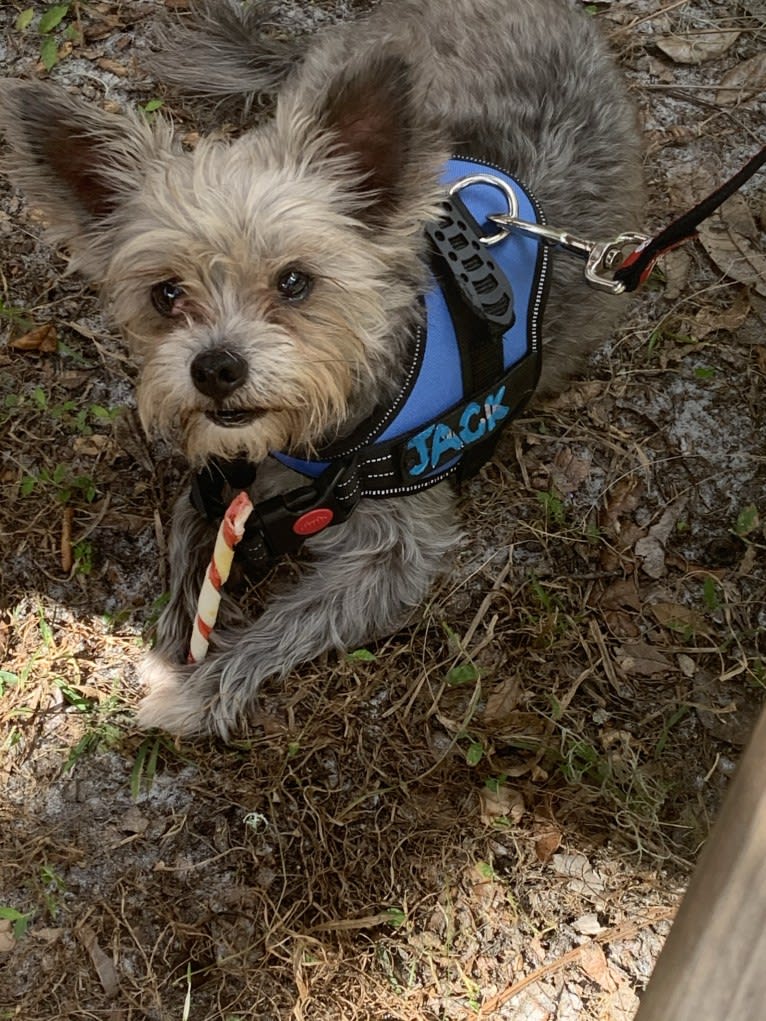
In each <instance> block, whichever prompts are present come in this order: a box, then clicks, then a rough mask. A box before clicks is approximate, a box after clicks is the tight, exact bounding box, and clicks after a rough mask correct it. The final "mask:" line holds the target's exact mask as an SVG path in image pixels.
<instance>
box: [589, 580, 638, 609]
mask: <svg viewBox="0 0 766 1021" xmlns="http://www.w3.org/2000/svg"><path fill="white" fill-rule="evenodd" d="M597 605H598V606H601V607H603V608H604V609H606V610H619V609H621V608H623V607H627V608H628V609H629V610H640V609H641V606H642V603H641V596H640V594H639V591H638V588H637V586H636V582H635V580H634V579H633V578H620V579H619V580H618V581H613V582H612V584H611V585H610V586H609V587H608V588H607V589H605V591H604V592H603V593H602V595H601V597H600V598H599V599H598V601H597Z"/></svg>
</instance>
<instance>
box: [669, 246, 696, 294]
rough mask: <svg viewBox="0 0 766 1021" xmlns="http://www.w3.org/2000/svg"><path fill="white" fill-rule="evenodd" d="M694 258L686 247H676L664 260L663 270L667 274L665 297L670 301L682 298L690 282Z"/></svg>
mask: <svg viewBox="0 0 766 1021" xmlns="http://www.w3.org/2000/svg"><path fill="white" fill-rule="evenodd" d="M691 268H692V259H691V256H690V255H689V252H688V251H687V250H686V249H685V248H674V249H673V251H672V252H668V253H667V254H666V255H665V256H664V257H663V260H662V272H663V273H664V274H665V297H666V298H667V299H668V301H675V300H676V298H680V297H681V295H682V294H683V293H684V291H685V290H686V285H687V284H688V283H689V274H690V272H691Z"/></svg>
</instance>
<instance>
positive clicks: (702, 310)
mask: <svg viewBox="0 0 766 1021" xmlns="http://www.w3.org/2000/svg"><path fill="white" fill-rule="evenodd" d="M11 6H12V7H13V6H14V5H11ZM16 6H19V9H20V8H21V5H20V4H19V5H16ZM78 6H79V13H80V15H81V17H83V18H84V19H86V21H87V23H88V24H89V25H91V26H92V25H93V24H96V26H97V24H98V23H99V19H101V22H104V23H105V21H106V19H108V18H109V17H111V16H113V15H114V16H115V17H117V18H118V19H119V20H118V22H117V23H115V24H114V25H112V27H111V29H110V30H109V31H108V32H107V33H106V34H105V35H104V36H103V37H100V38H98V39H95V38H94V39H93V40H92V41H91V42H90V43H89V46H88V55H86V56H85V57H84V64H81V65H78V64H76V63H74V62H73V60H74V57H73V58H71V61H70V62H69V64H68V63H67V60H70V58H67V60H65V61H62V63H61V65H60V67H59V68H57V69H56V71H54V77H56V76H58V78H59V80H62V81H64V82H69V83H71V84H73V85H76V86H77V87H78V88H80V89H81V90H83V91H87V90H88V89H91V90H92V89H93V86H92V83H91V79H90V78H89V75H90V74H95V75H96V77H97V80H99V81H103V82H106V84H108V86H109V88H110V89H112V90H113V91H115V90H116V92H117V93H118V94H120V93H122V92H127V93H128V94H129V95H130V98H131V99H132V100H133V101H141V102H145V101H146V100H147V99H148V98H150V97H151V96H152V95H153V94H155V92H156V89H155V87H154V86H153V85H152V84H151V83H148V82H145V81H144V80H143V78H142V77H141V75H140V74H139V73H138V70H137V65H135V64H134V63H133V56H134V52H135V53H137V52H139V51H140V47H141V46H142V45H143V44H142V42H141V40H142V35H141V32H142V31H143V28H142V27H141V26H143V24H144V21H145V20H146V19H147V18H148V17H149V16H151V15H153V14H154V13H155V11H156V8H158V7H159V6H161V5H160V4H159V3H146V4H137V5H126V4H120V3H116V2H112V3H107V2H104V3H95V4H90V5H84V4H80V5H78ZM320 6H321V5H320ZM323 6H324V7H325V8H327V9H328V10H329V9H332V8H333V5H332V4H324V5H323ZM604 17H608V18H609V19H610V21H609V24H610V26H611V28H612V31H613V33H614V41H615V44H616V45H617V46H618V47H619V48H620V51H621V55H622V59H623V62H624V64H625V66H626V70H627V71H628V73H629V74H630V75H631V78H632V80H633V81H634V83H635V86H636V90H637V93H638V94H639V96H640V99H641V102H642V104H643V107H644V109H645V111H646V119H647V134H648V145H649V153H650V157H649V160H650V162H649V166H648V170H649V178H650V182H651V186H652V195H653V203H652V207H651V209H650V210H648V211H647V219H648V221H649V222H650V223H659V222H662V221H663V220H665V219H666V218H667V216H668V215H669V212H670V209H671V208H673V209H676V210H677V209H678V208H680V204H683V203H685V204H688V198H689V195H690V194H692V190H691V189H693V185H694V182H693V181H692V178H691V177H690V175H689V174H688V173H686V172H685V168H686V167H687V166H688V165H691V164H692V163H694V164H696V165H697V166H701V167H703V168H705V169H707V173H708V177H709V178H713V177H715V178H717V179H720V177H721V176H722V174H723V173H724V170H725V169H729V165H731V166H730V169H732V170H733V169H735V167H736V166H737V165H739V164H740V163H741V162H744V158H745V157H746V155H747V154H748V151H749V149H750V148H753V147H754V146H751V140H752V138H753V137H754V136H756V135H758V133H759V131H760V130H761V129H762V123H763V102H762V98H760V99H759V98H757V97H756V99H754V100H748V101H747V102H743V103H741V104H739V105H737V106H735V107H734V108H727V109H726V110H724V111H722V110H721V108H719V107H717V106H715V90H714V89H713V88H712V86H711V84H710V83H714V84H715V83H717V82H719V81H720V80H721V79H722V76H723V75H724V74H726V73H727V72H730V71H731V70H732V69H733V68H735V67H736V66H738V65H739V64H740V63H742V62H743V61H745V60H748V59H750V58H751V57H752V56H753V55H754V54H755V53H756V52H757V51H758V49H759V47H760V48H761V49H762V47H763V41H764V26H763V23H762V20H761V19H760V16H759V14H758V12H757V9H755V8H752V9H751V8H750V7H749V5H747V4H744V5H742V4H739V5H735V9H734V10H732V11H727V12H725V13H722V11H721V8H720V7H719V6H716V5H712V4H710V3H709V2H708V0H688V2H686V3H683V4H661V3H659V2H654V0H618V2H616V3H614V4H611V5H609V8H608V9H605V13H604ZM131 18H133V19H135V21H136V26H137V33H136V36H135V41H134V42H131V39H132V37H131V36H130V35H129V30H130V28H131ZM14 19H15V11H14V10H11V11H9V12H5V11H4V12H3V13H0V27H1V28H2V31H3V32H4V35H3V36H0V38H2V39H4V41H5V47H6V48H5V50H4V51H3V50H0V60H2V59H3V57H2V55H3V53H4V59H5V66H6V67H7V69H8V71H9V72H10V73H22V72H23V73H25V74H36V73H39V71H36V70H35V66H34V64H35V56H36V52H35V50H34V47H33V45H32V43H31V41H30V40H29V39H26V38H25V37H21V36H20V34H19V33H18V32H17V31H16V30H15V29H14V28H13V22H14ZM88 19H90V20H88ZM711 27H713V28H717V29H722V30H729V29H731V28H737V29H738V30H739V31H740V32H741V35H740V36H739V38H738V40H737V41H736V44H735V45H734V48H733V49H731V50H727V51H725V52H724V53H722V55H721V56H720V57H719V58H717V59H716V60H714V61H711V62H708V63H706V64H701V65H689V66H688V67H686V66H677V65H675V64H673V63H671V62H670V61H668V59H667V58H665V57H662V56H661V55H660V54H659V53H658V51H657V48H656V45H655V44H656V39H657V37H659V36H660V35H661V34H663V33H668V32H671V33H672V32H676V33H677V34H678V35H680V36H681V37H682V38H685V37H687V36H688V35H690V34H692V33H695V32H698V31H699V30H700V29H703V28H704V29H710V28H711ZM93 34H94V35H98V32H95V31H94V33H93ZM121 40H127V45H125V44H124V43H121ZM121 45H122V46H123V48H122V49H120V48H119V47H120V46H121ZM132 47H134V48H135V49H133V48H132ZM104 56H107V57H108V58H109V59H112V60H115V59H119V60H120V61H122V62H123V63H124V65H125V67H126V68H127V69H128V72H129V73H128V74H127V75H126V76H125V77H124V78H119V79H115V78H114V77H109V78H105V77H104V76H105V75H112V74H113V72H112V71H109V70H108V69H105V67H104V66H101V67H99V65H98V60H99V59H100V58H102V57H104ZM86 70H87V72H88V73H85V72H86ZM99 76H100V78H99ZM153 90H154V91H153ZM165 99H166V102H167V103H168V104H170V105H171V106H172V102H173V101H172V97H165ZM176 112H178V114H179V116H180V117H183V116H184V115H185V114H184V111H181V110H179V111H176ZM697 124H702V125H704V131H703V130H700V131H699V132H695V131H691V130H690V131H689V132H687V133H685V134H684V135H683V137H682V136H681V134H680V133H679V130H678V128H679V125H680V126H689V127H693V126H694V125H697ZM721 154H722V155H721ZM722 159H723V161H724V162H725V163H726V168H722V166H721V160H722ZM682 171H683V172H682ZM0 202H1V205H0V209H2V215H0V250H1V251H2V260H1V261H2V275H0V302H2V305H0V330H1V331H2V332H3V335H4V338H5V344H4V346H2V347H0V427H1V428H2V430H3V436H4V443H3V460H2V462H1V463H0V481H1V482H2V486H3V499H2V500H0V533H1V534H2V535H3V552H4V556H3V561H2V564H1V565H0V570H2V584H1V586H0V662H1V667H0V669H1V670H2V673H0V692H1V694H0V734H1V737H0V740H2V744H1V745H0V776H1V778H2V784H3V789H4V791H5V799H4V803H3V805H2V806H0V833H1V834H2V839H1V840H0V909H3V908H6V909H9V910H6V911H5V912H4V914H3V912H2V910H0V968H2V969H3V986H2V992H0V1016H2V1017H8V1018H11V1017H14V1018H15V1017H18V1018H24V1021H53V1019H61V1018H67V1019H72V1021H75V1019H85V1018H103V1019H109V1021H132V1019H138V1018H147V1019H150V1018H151V1019H158V1021H170V1019H179V1021H180V1019H184V1018H188V1019H191V1021H234V1019H244V1018H245V1017H257V1018H259V1019H262V1021H284V1019H287V1018H295V1019H297V1021H301V1019H305V1021H337V1019H339V1018H341V1019H343V1021H357V1019H359V1021H364V1019H369V1021H373V1019H374V1021H389V1019H391V1021H393V1019H402V1021H436V1019H440V1021H441V1019H453V1018H455V1019H462V1018H466V1019H467V1018H479V1017H481V1018H485V1017H486V1018H488V1017H494V1018H511V1017H513V1018H514V1019H519V1018H523V1019H530V1021H538V1019H539V1021H542V1019H544V1018H554V1017H555V1018H556V1019H557V1021H569V1019H573V1018H588V1019H593V1021H600V1019H604V1021H607V1019H609V1021H623V1019H625V1021H627V1019H628V1018H630V1017H631V1016H632V1015H633V1013H634V1011H635V1007H636V1004H637V998H636V991H637V990H639V989H640V988H641V987H642V986H643V985H644V984H645V982H646V980H647V978H648V974H649V971H650V969H651V965H652V963H653V961H654V959H655V958H656V955H657V953H658V950H659V947H660V945H661V941H662V937H663V935H664V933H665V932H666V930H667V926H668V920H669V919H670V917H671V916H672V913H673V910H674V906H675V904H676V902H677V899H678V893H679V885H680V884H681V883H682V882H683V879H684V877H685V875H686V874H687V870H688V867H689V863H690V862H691V861H692V860H693V859H694V857H695V855H696V852H697V850H698V848H699V845H700V843H701V842H702V841H703V840H704V838H705V836H706V834H707V831H708V829H709V825H710V820H711V817H712V815H713V814H714V813H715V811H716V809H717V806H718V805H719V804H720V799H721V796H722V794H723V793H724V791H725V789H726V785H727V780H728V777H729V776H730V774H731V771H732V769H733V767H734V763H735V762H736V758H737V754H738V749H739V748H740V747H741V744H742V742H743V741H744V740H745V738H746V735H747V732H748V729H749V723H750V721H751V720H752V717H753V714H754V713H755V711H756V710H757V707H758V705H759V704H760V702H761V701H762V700H763V687H764V684H765V683H766V668H765V667H764V649H763V626H764V623H766V622H765V621H764V619H763V606H764V603H765V602H766V600H765V599H764V596H765V595H766V574H765V571H764V562H763V547H764V541H765V540H764V532H763V518H764V513H766V510H765V509H764V505H763V493H764V481H765V479H764V460H763V447H762V437H763V435H764V420H763V398H762V394H763V386H764V375H766V358H765V357H764V347H763V340H762V336H763V316H764V304H763V300H762V299H761V298H760V297H759V295H758V294H757V293H756V291H755V290H753V289H752V288H751V289H749V290H748V289H747V288H746V287H745V286H744V285H743V284H736V283H734V282H733V281H732V280H731V279H730V278H729V277H723V276H722V274H721V271H720V269H719V268H717V264H716V258H717V256H718V253H717V251H716V249H715V245H713V246H712V249H711V244H712V243H711V242H710V241H709V242H708V246H707V249H705V250H703V249H702V248H701V247H698V248H693V249H690V250H689V251H688V253H686V254H684V255H679V256H677V257H676V258H675V259H674V260H672V261H670V262H668V263H667V265H666V266H665V269H664V274H665V276H664V279H663V278H658V281H657V282H656V283H654V284H653V285H652V286H651V287H650V288H649V289H647V291H646V293H645V294H644V295H643V296H642V297H641V298H640V299H639V301H638V302H637V304H636V306H635V308H634V311H633V313H632V318H631V319H630V321H629V322H628V324H627V326H626V328H625V329H624V330H623V331H622V332H621V334H620V335H619V336H618V337H617V338H615V339H614V340H613V341H612V342H611V343H610V344H609V345H608V346H607V347H606V348H605V349H604V351H603V352H602V354H600V355H599V356H598V357H597V358H596V359H595V360H594V364H593V366H592V372H591V373H590V375H589V378H588V380H587V381H584V382H578V383H576V384H574V385H573V386H572V388H570V389H569V390H567V392H566V393H565V394H564V395H562V396H561V397H560V398H557V399H556V400H554V401H550V402H548V403H547V404H546V405H545V406H542V407H537V408H536V409H535V410H534V411H533V412H532V413H531V414H530V415H529V416H528V417H527V418H525V419H524V420H523V421H521V422H519V423H518V424H517V426H516V428H515V430H514V431H513V433H512V434H511V435H509V436H508V437H507V439H506V441H505V443H504V445H503V448H502V450H501V452H500V456H499V457H498V459H497V460H496V461H495V462H494V463H493V464H491V465H489V466H487V468H486V469H485V470H484V472H483V473H482V476H481V478H479V479H477V480H476V481H475V482H473V483H472V484H471V485H470V486H469V487H468V488H467V492H466V500H465V506H464V513H465V518H466V523H467V538H466V541H465V544H464V546H463V549H462V550H461V553H460V555H459V557H458V558H457V560H456V563H455V564H454V566H453V569H452V571H451V572H450V574H449V576H448V577H447V578H446V579H445V581H444V583H443V584H442V586H441V587H440V588H439V590H438V591H436V592H435V593H434V594H433V597H432V599H431V600H430V602H429V604H428V605H427V606H426V607H424V608H423V610H422V612H420V613H419V614H418V615H417V616H416V617H415V618H414V619H413V621H412V622H411V625H410V627H409V629H407V630H405V631H403V632H402V633H400V634H398V635H396V636H393V637H392V638H391V639H389V640H388V641H386V642H384V643H380V644H379V645H377V646H375V647H372V648H370V649H369V650H366V653H367V654H366V655H361V656H356V657H351V658H348V659H345V660H342V661H336V660H335V659H328V660H326V661H323V662H319V663H316V664H313V665H312V666H310V667H307V668H305V669H304V670H302V671H301V672H300V673H298V674H297V675H295V676H292V677H290V678H289V679H288V680H287V681H286V682H285V683H284V684H283V685H280V684H273V685H270V686H269V687H268V690H267V691H266V692H265V695H264V699H263V704H262V713H261V716H260V718H259V719H258V720H257V721H256V726H255V727H254V730H253V733H252V735H250V737H249V739H247V740H243V741H241V742H239V743H237V744H234V745H231V746H222V745H219V744H213V743H210V744H205V743H185V742H184V743H179V744H174V743H173V742H171V741H169V740H168V739H166V738H164V737H161V736H156V735H148V736H147V735H145V734H141V733H138V732H137V731H136V730H135V728H134V725H133V717H132V709H133V707H134V706H135V702H136V700H137V697H138V692H137V690H136V685H135V678H134V664H135V661H136V658H137V656H138V655H139V654H140V651H141V649H142V647H143V644H144V642H145V641H147V640H148V639H149V636H150V633H151V624H152V621H153V619H154V618H155V617H156V613H157V609H158V600H159V598H160V597H161V594H162V592H163V589H164V587H165V574H164V571H165V568H164V562H163V558H162V555H163V553H164V534H165V528H166V524H167V516H168V509H169V507H170V504H171V501H172V497H173V494H174V493H175V492H176V491H177V489H178V487H179V485H180V484H181V473H182V470H183V468H182V466H181V465H179V464H178V463H177V462H176V461H174V460H173V458H172V457H171V455H170V453H169V452H168V451H166V450H164V449H160V448H153V449H148V448H147V447H146V445H145V443H144V441H143V439H142V438H141V436H140V433H139V430H138V428H137V426H136V423H135V416H134V412H133V410H132V409H133V399H132V395H131V389H130V377H131V370H130V367H129V366H128V365H127V364H126V362H125V359H124V356H123V354H122V352H121V349H120V347H119V344H118V343H117V342H116V341H115V340H114V339H113V338H112V337H111V336H110V334H109V332H108V328H107V327H106V326H105V324H104V322H103V321H102V319H101V318H100V316H99V314H98V312H97V311H96V309H95V306H94V303H93V301H92V299H91V298H90V297H89V296H88V294H87V293H86V292H85V291H84V290H83V289H82V288H81V286H80V285H79V284H78V283H77V282H76V281H71V280H67V279H66V278H64V277H63V276H62V265H63V264H62V263H61V262H60V261H59V260H57V259H55V258H52V257H51V255H50V253H49V252H48V250H47V249H46V247H45V246H44V245H43V244H42V243H41V242H40V240H39V237H38V231H37V228H36V227H35V226H34V224H33V223H31V222H30V220H29V219H28V218H27V215H26V212H25V210H24V207H23V204H22V203H21V202H20V200H19V199H18V198H16V197H14V196H13V195H11V193H10V191H9V190H8V189H7V187H5V186H3V185H0ZM746 202H747V204H748V208H749V210H751V212H752V215H753V216H754V217H755V219H753V223H754V224H755V228H756V231H757V233H756V235H753V237H752V238H750V241H749V243H752V244H754V245H757V244H760V245H761V250H762V240H763V234H762V228H763V220H762V216H763V212H762V209H763V190H762V186H761V185H760V184H757V183H756V184H754V185H753V186H752V187H751V188H749V189H748V191H747V192H746ZM3 217H4V218H3ZM758 217H761V219H758ZM741 222H742V221H741V220H737V223H741ZM721 229H722V230H723V231H727V230H734V229H735V226H733V225H732V222H731V221H729V220H723V221H722V225H721ZM747 229H748V230H749V229H750V228H749V227H748V228H747ZM46 325H52V326H53V327H54V328H55V331H56V341H57V343H56V350H55V351H53V352H51V351H45V350H34V349H33V350H30V349H29V348H28V347H27V348H19V347H17V346H14V342H15V341H17V340H18V338H19V337H21V336H24V335H27V334H29V332H30V330H31V329H32V328H33V327H35V328H39V327H44V326H46ZM48 336H50V335H49V334H48ZM14 912H15V914H14ZM4 916H7V917H4Z"/></svg>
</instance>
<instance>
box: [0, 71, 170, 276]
mask: <svg viewBox="0 0 766 1021" xmlns="http://www.w3.org/2000/svg"><path fill="white" fill-rule="evenodd" d="M0 128H2V130H3V132H4V134H5V137H6V140H7V142H8V145H9V147H10V154H9V158H8V159H7V161H6V166H7V169H8V171H9V174H10V177H11V179H12V180H13V181H14V183H15V184H17V185H18V186H19V188H21V190H22V191H23V192H24V193H25V194H26V196H27V198H28V199H29V201H30V202H31V203H32V204H33V205H34V206H36V207H38V208H40V209H41V210H42V212H43V213H44V214H45V218H46V221H47V222H48V224H49V226H50V231H51V234H52V235H53V237H54V238H55V239H56V240H57V241H61V242H64V243H65V244H66V245H67V246H68V247H69V248H70V250H71V251H72V254H73V257H74V258H73V263H74V265H75V267H76V268H77V269H79V270H80V271H81V272H84V273H85V274H86V275H89V276H92V277H97V276H99V275H100V272H101V271H102V270H103V268H104V267H103V258H104V256H105V254H106V252H105V250H104V249H105V246H106V244H107V241H108V234H109V230H108V228H109V226H110V224H111V222H112V221H113V215H112V214H113V213H114V212H115V210H117V209H118V207H119V206H120V204H121V203H122V202H124V201H125V199H126V198H127V197H129V196H130V195H131V194H135V193H136V192H137V191H138V189H139V187H140V184H141V180H142V177H143V175H144V172H145V169H146V166H147V164H148V162H149V160H150V159H151V156H152V153H153V151H156V150H157V149H158V148H159V147H161V146H162V145H163V144H169V136H170V132H169V129H165V132H164V133H165V136H166V138H164V139H163V138H162V134H163V131H162V129H160V130H159V131H157V130H154V131H153V130H152V129H151V128H150V127H149V125H148V124H146V123H144V122H142V121H141V120H139V119H138V118H137V117H132V116H127V115H125V116H118V115H115V114H108V113H105V112H103V111H101V110H99V109H98V108H96V107H92V106H89V105H87V104H86V103H83V102H81V101H79V100H76V99H73V98H72V97H70V96H69V95H67V93H65V92H64V91H63V90H61V89H58V88H55V87H52V86H50V85H45V84H40V83H32V82H21V81H16V80H13V79H11V80H6V81H0ZM100 242H101V243H100Z"/></svg>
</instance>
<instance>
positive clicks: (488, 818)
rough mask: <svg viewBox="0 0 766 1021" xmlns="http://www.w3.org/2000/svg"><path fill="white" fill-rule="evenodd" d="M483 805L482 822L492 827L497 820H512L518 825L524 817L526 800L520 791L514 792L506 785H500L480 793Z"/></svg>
mask: <svg viewBox="0 0 766 1021" xmlns="http://www.w3.org/2000/svg"><path fill="white" fill-rule="evenodd" d="M479 803H480V805H481V821H482V822H483V823H484V825H485V826H491V825H492V824H493V823H494V821H495V819H510V821H511V822H513V823H517V822H519V820H520V819H521V817H522V816H523V815H524V811H525V807H526V806H525V805H524V798H523V797H522V795H521V793H520V792H519V791H513V790H511V788H510V787H507V786H506V785H505V784H498V785H497V786H496V787H495V788H494V789H490V788H489V787H485V788H484V789H483V790H482V791H480V792H479Z"/></svg>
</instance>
